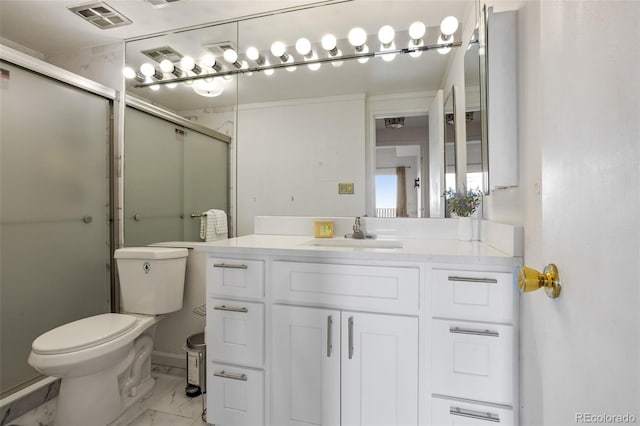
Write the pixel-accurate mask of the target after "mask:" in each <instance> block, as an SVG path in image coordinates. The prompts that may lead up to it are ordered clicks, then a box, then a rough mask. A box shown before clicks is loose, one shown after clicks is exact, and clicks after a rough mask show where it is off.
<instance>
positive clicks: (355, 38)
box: [348, 27, 367, 47]
mask: <svg viewBox="0 0 640 426" xmlns="http://www.w3.org/2000/svg"><path fill="white" fill-rule="evenodd" d="M348 38H349V43H351V45H352V46H354V47H359V46H362V45H363V44H365V43H366V42H367V32H366V31H365V30H363V29H362V28H360V27H356V28H353V29H352V30H351V31H349V35H348Z"/></svg>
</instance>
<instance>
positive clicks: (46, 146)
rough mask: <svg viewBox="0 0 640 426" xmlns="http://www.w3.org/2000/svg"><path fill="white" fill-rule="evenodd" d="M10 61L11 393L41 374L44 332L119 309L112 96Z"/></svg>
mask: <svg viewBox="0 0 640 426" xmlns="http://www.w3.org/2000/svg"><path fill="white" fill-rule="evenodd" d="M0 67H2V68H3V69H5V70H7V71H9V73H10V76H9V80H6V81H4V82H3V86H2V88H0V117H1V122H0V124H1V125H0V132H1V133H0V149H1V155H0V159H1V168H0V171H1V179H0V183H1V190H0V195H1V201H0V218H1V223H2V228H1V234H0V236H1V248H0V260H1V273H0V275H1V277H0V283H1V284H0V285H1V291H2V297H1V309H0V315H1V321H0V328H1V330H0V331H1V333H0V335H1V345H0V348H1V349H0V350H1V353H0V384H1V386H2V387H1V391H2V393H8V392H10V391H11V390H12V389H16V388H19V387H21V386H23V385H24V384H25V383H28V382H29V381H31V380H33V379H34V378H37V377H38V376H39V374H38V373H37V372H36V371H35V370H33V369H32V368H31V367H30V366H29V365H28V364H27V357H28V355H29V351H30V349H31V343H32V341H33V340H34V339H35V338H36V337H37V336H39V335H40V334H42V333H43V332H45V331H48V330H50V329H52V328H54V327H57V326H59V325H61V324H64V323H67V322H70V321H74V320H77V319H80V318H83V317H86V316H90V315H94V314H98V313H103V312H108V311H109V309H110V301H109V294H110V291H109V285H110V280H109V214H108V213H109V167H108V158H109V127H108V126H109V116H110V110H111V105H110V102H109V101H108V100H106V99H103V98H101V97H99V96H95V95H92V94H89V93H86V92H84V91H82V90H79V89H76V88H73V87H70V86H67V85H65V84H61V83H57V82H55V81H53V80H51V79H48V78H44V77H42V76H39V75H37V74H34V73H31V72H29V71H25V70H23V69H20V68H16V67H13V66H11V65H8V64H5V63H1V64H0ZM83 218H86V219H85V220H86V222H89V223H85V221H83Z"/></svg>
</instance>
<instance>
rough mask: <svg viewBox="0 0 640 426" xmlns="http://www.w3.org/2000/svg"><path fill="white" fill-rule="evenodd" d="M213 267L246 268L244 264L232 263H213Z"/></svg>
mask: <svg viewBox="0 0 640 426" xmlns="http://www.w3.org/2000/svg"><path fill="white" fill-rule="evenodd" d="M213 267H214V268H231V269H247V268H248V266H247V265H245V264H233V263H214V264H213Z"/></svg>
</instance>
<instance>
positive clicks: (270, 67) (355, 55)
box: [134, 41, 462, 88]
mask: <svg viewBox="0 0 640 426" xmlns="http://www.w3.org/2000/svg"><path fill="white" fill-rule="evenodd" d="M460 46H462V42H459V41H458V42H454V43H444V44H432V45H425V46H412V47H405V48H400V49H393V50H384V51H377V52H367V53H352V54H349V55H342V56H340V57H339V58H336V57H329V58H317V59H312V60H306V61H304V60H303V61H294V62H286V63H280V64H274V65H268V66H257V67H248V68H240V69H235V70H229V71H222V72H217V73H215V74H214V75H212V74H201V75H191V76H187V77H180V78H174V79H171V80H161V81H154V82H146V83H140V84H136V85H134V87H136V88H142V87H150V86H154V85H156V86H157V85H165V84H169V83H181V82H185V81H190V82H192V81H194V80H199V79H203V78H211V77H213V76H215V77H225V76H233V75H237V74H248V73H253V72H260V71H268V70H276V69H280V68H288V67H295V66H302V65H309V64H322V63H326V62H334V61H336V60H337V59H339V60H341V61H342V60H352V59H363V58H367V59H368V58H372V57H376V56H384V55H397V54H406V53H415V52H425V51H428V50H435V49H441V48H453V47H460Z"/></svg>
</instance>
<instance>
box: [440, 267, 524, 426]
mask: <svg viewBox="0 0 640 426" xmlns="http://www.w3.org/2000/svg"><path fill="white" fill-rule="evenodd" d="M431 278H432V279H431V303H432V309H431V313H432V320H431V348H432V349H431V391H432V401H431V422H432V424H433V425H438V424H459V423H460V422H463V423H464V424H471V425H485V424H487V422H492V423H500V424H503V425H513V424H515V416H514V408H513V407H514V406H515V404H516V399H515V396H516V385H517V368H516V365H517V339H516V333H515V331H514V310H515V309H514V307H515V301H516V293H515V291H514V289H515V282H514V273H513V272H512V271H495V270H491V268H486V269H485V268H481V269H480V270H466V269H453V268H451V269H449V268H443V269H438V268H434V269H433V271H432V275H431Z"/></svg>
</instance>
